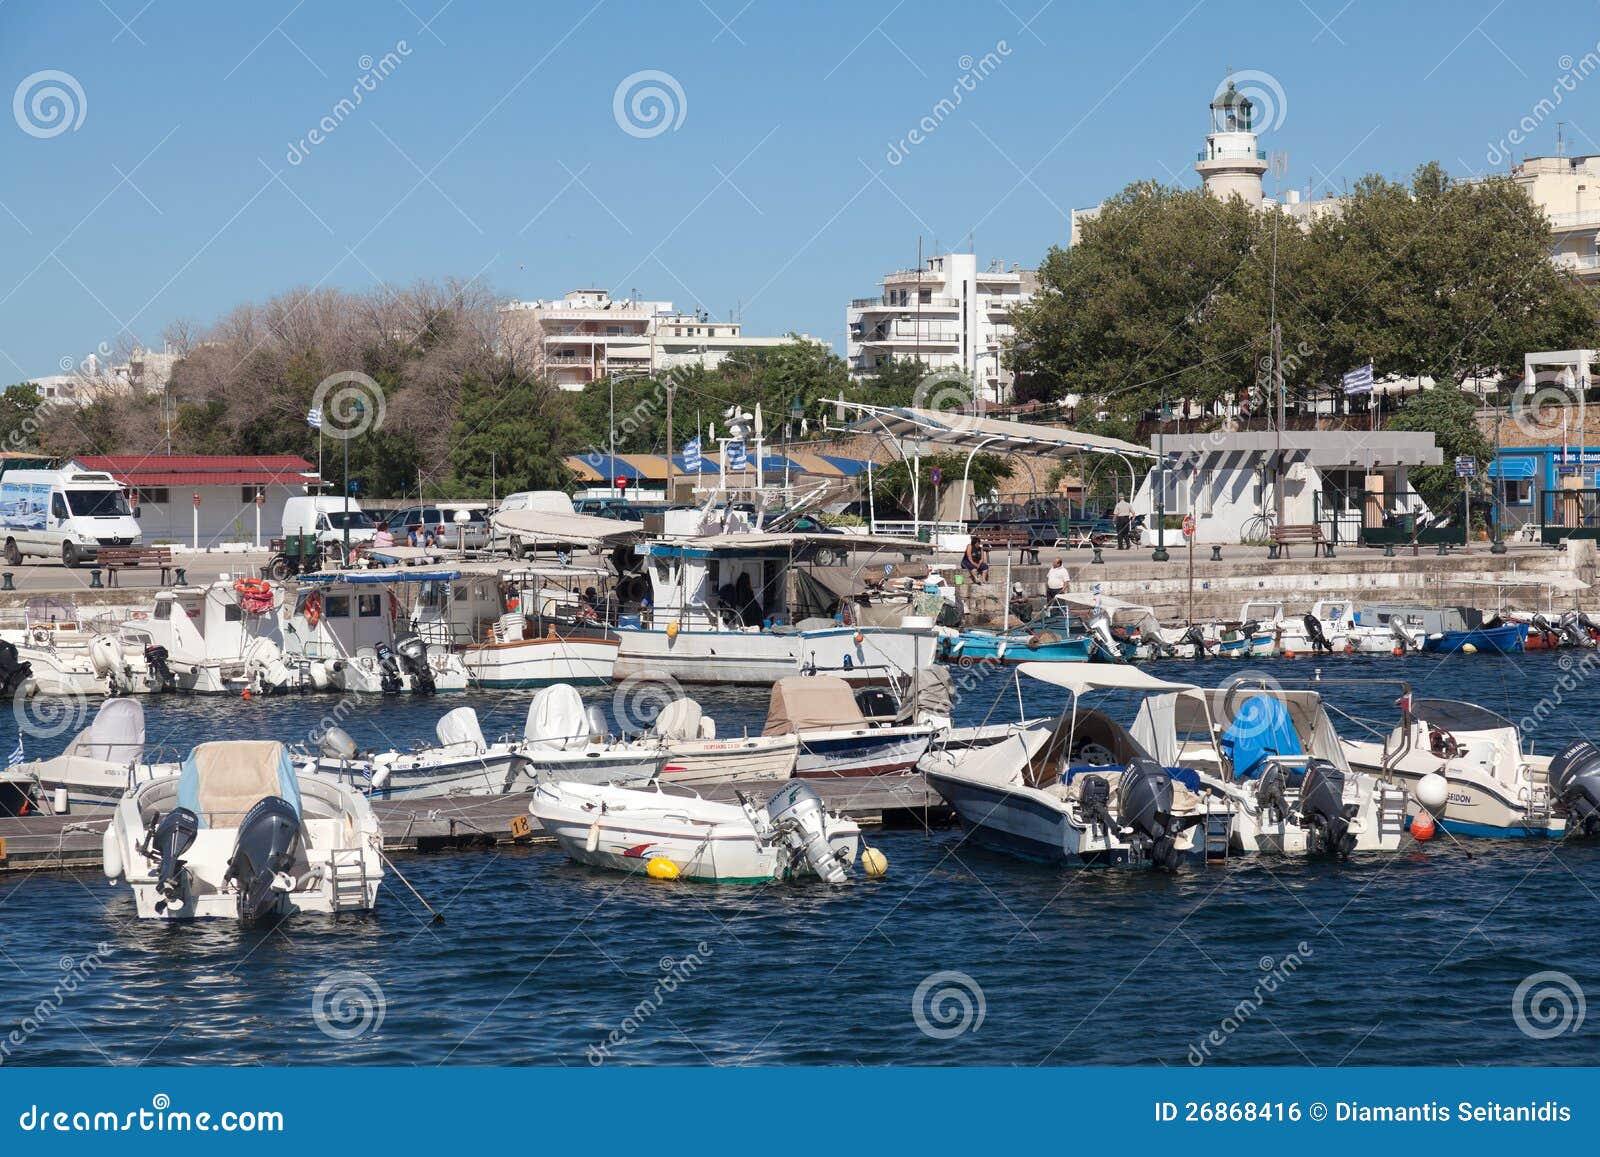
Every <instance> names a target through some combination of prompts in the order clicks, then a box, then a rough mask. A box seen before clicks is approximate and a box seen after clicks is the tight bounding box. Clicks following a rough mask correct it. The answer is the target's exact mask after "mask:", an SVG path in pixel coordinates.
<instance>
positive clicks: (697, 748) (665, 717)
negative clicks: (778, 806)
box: [641, 698, 800, 784]
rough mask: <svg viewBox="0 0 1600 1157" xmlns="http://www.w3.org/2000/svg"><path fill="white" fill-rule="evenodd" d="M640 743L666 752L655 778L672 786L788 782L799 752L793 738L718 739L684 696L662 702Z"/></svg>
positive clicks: (701, 713) (711, 721)
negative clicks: (781, 780) (656, 745)
mask: <svg viewBox="0 0 1600 1157" xmlns="http://www.w3.org/2000/svg"><path fill="white" fill-rule="evenodd" d="M641 739H642V740H643V741H645V742H655V743H659V744H660V745H661V746H662V747H663V748H665V749H666V752H667V763H666V766H665V768H664V769H663V770H662V773H661V778H662V781H663V782H666V783H675V784H701V783H731V782H741V783H742V782H748V781H750V780H763V779H788V778H789V777H790V776H791V775H793V774H794V765H795V757H796V756H797V755H798V754H799V751H800V740H799V739H798V737H796V736H794V735H737V736H725V737H719V736H718V735H717V725H716V720H715V719H713V718H712V717H711V716H709V715H707V714H705V712H704V711H703V710H702V709H701V707H700V704H699V703H697V702H695V700H693V699H689V698H684V699H675V700H673V701H672V702H671V703H669V704H667V705H666V707H664V708H663V709H662V711H661V713H660V714H659V715H657V716H656V719H655V722H654V723H653V724H652V725H651V727H650V729H649V731H647V732H646V733H645V734H644V735H643V736H642V737H641Z"/></svg>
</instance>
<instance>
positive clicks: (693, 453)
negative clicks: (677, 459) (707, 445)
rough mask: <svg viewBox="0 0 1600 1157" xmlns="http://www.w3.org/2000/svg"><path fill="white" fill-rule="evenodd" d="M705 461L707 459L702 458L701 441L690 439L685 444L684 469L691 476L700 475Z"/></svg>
mask: <svg viewBox="0 0 1600 1157" xmlns="http://www.w3.org/2000/svg"><path fill="white" fill-rule="evenodd" d="M703 461H705V459H703V458H701V457H700V439H699V438H690V439H689V440H688V441H687V442H685V443H684V444H683V468H684V469H685V470H687V471H688V472H689V473H690V474H698V473H700V463H701V462H703Z"/></svg>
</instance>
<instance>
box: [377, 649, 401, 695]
mask: <svg viewBox="0 0 1600 1157" xmlns="http://www.w3.org/2000/svg"><path fill="white" fill-rule="evenodd" d="M372 650H373V652H374V653H375V654H376V655H377V656H378V686H379V687H380V688H382V690H383V693H384V694H385V695H398V694H400V692H402V691H404V690H405V687H406V684H405V680H404V679H402V678H400V661H399V660H398V659H396V658H395V657H394V652H393V651H391V650H390V649H389V644H388V643H379V644H378V645H377V646H376V647H374V648H373V649H372Z"/></svg>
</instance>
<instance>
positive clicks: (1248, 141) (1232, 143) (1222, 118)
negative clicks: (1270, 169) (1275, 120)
mask: <svg viewBox="0 0 1600 1157" xmlns="http://www.w3.org/2000/svg"><path fill="white" fill-rule="evenodd" d="M1254 111H1255V110H1254V107H1253V106H1252V105H1251V103H1250V98H1249V97H1247V96H1245V95H1244V93H1242V92H1240V91H1238V90H1237V89H1236V88H1234V87H1233V81H1232V80H1231V79H1230V80H1229V81H1228V83H1227V86H1226V87H1225V88H1223V90H1222V91H1221V92H1219V93H1218V94H1217V95H1216V97H1215V99H1213V100H1212V102H1211V131H1210V132H1209V133H1207V134H1206V151H1205V152H1203V153H1201V154H1200V159H1199V160H1198V161H1196V162H1195V164H1194V167H1195V171H1196V172H1197V173H1199V174H1200V176H1201V179H1202V180H1204V181H1205V183H1206V191H1207V192H1209V193H1210V194H1211V195H1212V196H1213V197H1217V198H1220V199H1222V200H1227V199H1228V198H1229V197H1233V196H1239V197H1243V198H1244V203H1245V204H1246V205H1249V206H1250V207H1251V208H1252V209H1253V208H1255V207H1256V206H1257V205H1260V204H1261V196H1262V192H1261V177H1262V174H1264V173H1265V172H1266V171H1267V154H1266V153H1265V152H1264V151H1262V150H1261V149H1259V148H1257V147H1256V134H1255V128H1254V126H1253V125H1252V123H1251V117H1252V115H1253V113H1254Z"/></svg>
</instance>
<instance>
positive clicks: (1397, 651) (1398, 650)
mask: <svg viewBox="0 0 1600 1157" xmlns="http://www.w3.org/2000/svg"><path fill="white" fill-rule="evenodd" d="M1393 653H1394V654H1395V655H1396V656H1400V655H1404V654H1405V653H1406V649H1405V648H1404V647H1396V648H1395V649H1394V652H1393Z"/></svg>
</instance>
